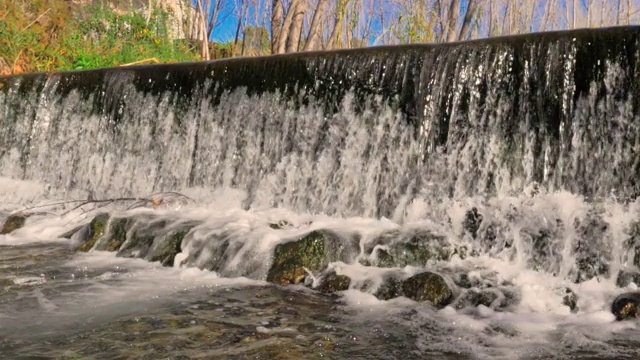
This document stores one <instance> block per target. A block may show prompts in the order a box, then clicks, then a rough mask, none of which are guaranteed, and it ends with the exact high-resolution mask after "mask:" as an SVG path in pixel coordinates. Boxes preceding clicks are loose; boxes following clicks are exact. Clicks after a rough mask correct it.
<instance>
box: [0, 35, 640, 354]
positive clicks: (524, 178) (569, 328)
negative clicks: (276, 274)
mask: <svg viewBox="0 0 640 360" xmlns="http://www.w3.org/2000/svg"><path fill="white" fill-rule="evenodd" d="M639 34H640V31H639V30H638V29H637V28H619V29H606V30H590V31H581V32H580V31H579V32H563V33H552V34H542V35H532V36H525V37H517V38H504V39H497V40H490V41H484V42H483V41H480V42H471V43H460V44H453V45H443V46H431V45H424V46H408V47H389V48H374V49H363V50H356V51H343V52H329V53H312V54H305V55H292V56H282V57H272V58H259V59H239V60H229V61H218V62H212V63H197V64H176V65H163V66H142V67H132V68H127V69H100V70H94V71H86V72H69V73H56V74H30V75H25V76H15V77H6V78H0V84H1V85H2V86H0V126H1V127H0V224H2V223H4V220H6V219H7V218H8V217H9V216H10V215H11V214H16V213H25V212H28V213H29V216H28V217H27V218H26V222H25V224H24V226H23V227H21V228H19V229H17V230H15V231H12V232H10V233H8V234H4V235H0V259H1V260H0V357H2V358H8V359H15V358H34V357H36V358H38V357H40V358H84V357H93V358H113V359H120V358H156V357H158V356H160V354H163V355H162V356H168V357H171V358H238V359H240V358H347V357H355V358H359V357H361V358H371V359H388V358H418V357H420V358H431V357H433V358H449V359H514V358H517V359H538V358H571V359H573V358H575V359H588V358H593V359H603V358H608V359H624V358H629V359H631V358H634V359H635V358H637V356H638V355H639V354H640V350H638V349H639V348H640V347H639V345H640V341H638V338H640V337H639V336H640V328H639V327H638V322H637V321H636V320H630V321H616V318H615V316H614V314H612V312H611V303H612V301H613V299H614V298H615V297H616V296H618V295H620V294H622V293H627V292H634V291H637V290H638V286H637V281H638V280H639V279H640V269H638V267H637V266H638V263H639V262H640V226H639V225H640V224H639V223H638V219H639V217H638V214H639V212H640V202H639V201H638V200H636V195H637V185H636V180H635V179H636V177H637V175H638V174H637V172H638V169H637V168H638V166H637V164H638V160H637V159H638V158H637V156H636V155H637V149H638V143H639V141H640V137H639V136H638V134H639V133H638V131H637V130H638V124H639V123H638V108H639V107H638V100H637V99H636V96H635V94H636V92H635V90H636V89H637V88H638V86H639V85H640V80H638V76H637V74H636V70H635V69H636V65H637V64H638V63H639V62H638V60H637V59H638V58H639V55H640V53H639V50H640V46H639V45H638V41H639ZM132 197H133V198H140V199H142V201H141V202H135V201H129V200H122V199H125V198H132ZM105 199H106V200H108V199H112V200H115V201H113V202H105V203H97V202H96V201H100V200H105ZM118 199H121V200H118ZM149 199H162V201H155V200H154V201H147V200H149ZM76 200H86V204H84V205H83V206H80V207H77V206H76V205H77V204H78V202H72V201H76ZM134 203H135V204H136V206H131V205H132V204H134ZM47 204H56V205H47ZM43 205H46V206H43ZM103 212H108V213H109V214H111V215H112V216H115V217H123V218H129V219H134V220H135V224H137V225H135V226H138V229H148V231H149V232H150V233H152V232H154V231H160V230H158V228H159V227H161V228H162V229H164V230H166V231H171V230H178V229H182V228H183V227H184V226H185V225H188V226H189V229H188V232H187V233H186V235H185V236H184V239H183V240H182V241H181V243H180V251H179V252H178V253H177V254H176V255H175V258H174V259H172V261H171V266H162V265H161V264H160V263H158V262H151V261H146V260H143V259H140V258H136V257H144V256H142V255H140V256H138V255H139V254H137V253H136V252H135V251H134V252H130V253H128V255H126V256H122V255H119V256H117V255H116V253H114V252H109V251H104V250H102V248H101V247H100V246H101V245H100V243H97V245H95V246H94V247H93V248H92V249H91V250H89V251H88V252H78V251H76V249H77V246H78V244H79V243H81V242H82V241H83V240H82V239H81V237H82V236H81V235H79V234H80V233H79V232H78V231H77V230H78V229H79V227H80V226H83V225H86V224H87V223H89V222H90V221H91V220H92V219H94V218H95V217H96V216H97V215H98V214H100V213H103ZM158 224H162V225H161V226H160V225H158ZM72 230H73V231H72ZM164 230H163V231H164ZM316 230H317V231H329V232H331V234H334V235H335V237H336V238H337V239H339V241H340V242H342V243H343V244H356V249H357V250H356V251H355V252H354V253H353V254H352V256H351V257H350V258H349V259H348V261H336V262H332V263H331V264H329V265H328V268H329V270H332V271H333V272H335V274H337V275H346V276H348V277H349V279H350V280H351V282H350V285H349V288H348V289H347V290H344V291H338V292H335V293H332V294H325V293H322V292H320V291H318V290H317V285H318V284H320V283H321V282H322V276H324V275H325V274H324V273H322V274H321V273H313V272H312V271H309V273H308V274H307V276H306V277H305V278H304V281H303V282H301V283H300V284H296V285H287V286H279V285H274V284H271V283H269V282H267V281H266V279H267V274H268V272H269V269H270V267H271V266H272V265H273V258H272V255H273V253H274V249H276V247H277V246H278V245H281V244H284V243H288V242H290V241H294V240H298V239H300V238H303V237H304V236H306V235H307V234H309V233H311V232H313V231H316ZM69 231H72V233H73V234H74V235H72V236H69V238H65V237H63V234H66V233H68V232H69ZM154 234H155V233H154ZM129 235H131V233H128V236H129ZM414 239H418V241H426V240H420V239H431V240H429V241H436V240H437V244H438V250H443V251H444V250H446V251H447V256H445V257H443V258H437V257H434V258H431V259H429V260H428V261H425V262H423V263H419V264H417V263H415V262H414V263H411V264H400V265H399V264H392V265H390V266H382V265H380V262H379V261H380V258H379V256H381V255H380V254H381V252H380V251H392V249H393V246H394V245H396V244H398V243H404V242H411V241H414ZM433 239H435V240H433ZM407 256H408V255H407ZM376 264H378V265H379V266H377V265H376ZM424 270H428V271H432V272H435V273H437V274H440V275H442V276H443V278H444V279H445V280H446V281H447V283H448V284H449V285H450V288H451V289H452V291H453V293H454V299H453V300H452V301H451V303H450V304H448V305H447V306H444V307H437V306H433V305H431V304H429V303H426V302H417V301H414V300H411V299H408V298H407V297H404V296H399V297H394V298H390V299H386V300H383V299H380V296H378V294H379V290H380V289H381V288H383V287H384V286H385V284H386V282H387V281H388V277H389V276H390V274H394V275H395V276H399V277H400V278H408V277H410V276H412V275H414V274H418V273H420V272H422V271H424ZM478 296H479V297H480V299H481V300H478V299H479V298H478ZM487 299H489V300H487Z"/></svg>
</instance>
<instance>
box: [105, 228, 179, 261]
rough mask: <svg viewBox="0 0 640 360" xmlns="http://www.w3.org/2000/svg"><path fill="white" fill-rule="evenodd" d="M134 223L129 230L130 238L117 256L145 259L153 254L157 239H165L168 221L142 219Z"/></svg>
mask: <svg viewBox="0 0 640 360" xmlns="http://www.w3.org/2000/svg"><path fill="white" fill-rule="evenodd" d="M149 220H150V221H149ZM134 221H135V223H133V224H132V225H131V227H130V228H129V232H128V234H129V237H128V238H127V240H126V241H125V242H124V244H122V246H121V247H120V250H119V251H118V254H117V256H120V257H129V258H141V259H144V258H146V257H147V256H148V255H149V254H150V253H151V249H152V248H153V246H154V243H155V241H156V239H163V238H164V235H165V233H166V232H167V220H164V219H149V218H140V219H134Z"/></svg>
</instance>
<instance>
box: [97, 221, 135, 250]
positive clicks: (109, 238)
mask: <svg viewBox="0 0 640 360" xmlns="http://www.w3.org/2000/svg"><path fill="white" fill-rule="evenodd" d="M133 223H134V221H133V219H131V218H111V219H110V220H109V225H108V229H109V230H108V231H107V233H106V234H105V236H103V238H102V239H100V241H98V242H97V243H96V244H95V246H94V248H95V249H96V250H101V251H118V250H119V249H120V247H121V246H122V244H124V242H125V241H127V231H128V230H129V229H130V228H131V226H132V225H133Z"/></svg>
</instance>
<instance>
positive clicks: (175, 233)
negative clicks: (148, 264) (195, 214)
mask: <svg viewBox="0 0 640 360" xmlns="http://www.w3.org/2000/svg"><path fill="white" fill-rule="evenodd" d="M195 226H196V224H185V225H183V226H181V227H179V228H177V229H173V230H171V231H170V232H169V233H168V234H167V235H166V236H165V237H164V238H162V239H160V241H159V242H158V243H157V244H154V246H153V248H152V249H151V251H150V253H149V254H148V255H147V260H149V261H159V262H160V263H161V264H162V266H173V261H174V259H175V257H176V255H177V254H178V253H180V252H181V251H182V240H184V238H185V237H186V236H187V234H188V233H189V232H190V231H191V229H193V228H194V227H195Z"/></svg>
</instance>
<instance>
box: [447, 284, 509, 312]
mask: <svg viewBox="0 0 640 360" xmlns="http://www.w3.org/2000/svg"><path fill="white" fill-rule="evenodd" d="M498 297H499V294H498V293H497V292H496V291H495V290H494V289H485V290H480V289H477V288H473V289H468V290H466V291H464V292H463V293H462V295H460V296H459V297H458V298H457V299H456V301H455V303H454V307H455V308H456V309H458V310H460V309H464V308H467V307H476V306H478V305H484V306H486V307H488V308H492V309H493V308H494V306H493V304H494V303H495V302H496V300H498Z"/></svg>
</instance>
